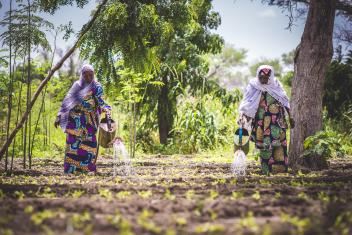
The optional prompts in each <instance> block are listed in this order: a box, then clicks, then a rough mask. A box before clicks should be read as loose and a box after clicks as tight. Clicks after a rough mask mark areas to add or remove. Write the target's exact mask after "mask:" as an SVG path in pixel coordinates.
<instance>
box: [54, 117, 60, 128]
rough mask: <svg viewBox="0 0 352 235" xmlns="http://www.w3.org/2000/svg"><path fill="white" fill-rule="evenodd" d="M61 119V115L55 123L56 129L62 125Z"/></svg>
mask: <svg viewBox="0 0 352 235" xmlns="http://www.w3.org/2000/svg"><path fill="white" fill-rule="evenodd" d="M60 119H61V116H60V115H59V116H57V117H56V119H55V122H54V126H55V128H57V127H58V126H59V125H60Z"/></svg>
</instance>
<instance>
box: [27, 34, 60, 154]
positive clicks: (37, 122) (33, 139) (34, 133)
mask: <svg viewBox="0 0 352 235" xmlns="http://www.w3.org/2000/svg"><path fill="white" fill-rule="evenodd" d="M56 38H57V32H56V34H55V37H54V50H53V54H52V56H51V61H50V68H51V67H52V66H53V62H54V56H55V53H56ZM47 88H48V85H46V86H45V89H44V92H43V94H42V103H41V106H40V110H39V113H38V117H37V121H36V123H35V126H34V132H33V137H32V145H31V149H30V156H32V154H33V148H34V142H35V135H36V131H37V128H38V124H39V120H40V115H41V114H42V113H43V110H44V104H45V94H46V90H47ZM43 116H44V115H43ZM44 119H45V117H43V121H44ZM44 145H45V140H44Z"/></svg>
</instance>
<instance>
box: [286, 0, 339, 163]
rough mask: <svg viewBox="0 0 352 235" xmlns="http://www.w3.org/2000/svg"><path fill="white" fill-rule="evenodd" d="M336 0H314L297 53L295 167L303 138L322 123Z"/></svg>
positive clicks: (292, 158)
mask: <svg viewBox="0 0 352 235" xmlns="http://www.w3.org/2000/svg"><path fill="white" fill-rule="evenodd" d="M335 7H336V0H329V1H321V0H311V1H310V3H309V11H308V16H307V21H306V24H305V28H304V32H303V35H302V38H301V42H300V44H299V46H298V48H297V51H296V55H295V77H294V78H293V82H292V98H291V113H292V117H293V119H294V120H295V122H296V126H295V128H294V129H291V140H290V165H291V166H292V167H293V168H294V169H296V168H297V166H298V165H299V164H300V161H299V157H300V155H301V154H302V152H303V150H304V149H303V142H304V140H305V139H306V138H307V137H308V136H311V135H314V134H315V133H316V132H317V131H319V130H321V128H322V123H323V115H322V100H323V92H324V90H323V89H324V80H325V73H326V71H327V68H328V65H329V63H330V62H331V58H332V53H333V43H332V36H333V27H334V20H335Z"/></svg>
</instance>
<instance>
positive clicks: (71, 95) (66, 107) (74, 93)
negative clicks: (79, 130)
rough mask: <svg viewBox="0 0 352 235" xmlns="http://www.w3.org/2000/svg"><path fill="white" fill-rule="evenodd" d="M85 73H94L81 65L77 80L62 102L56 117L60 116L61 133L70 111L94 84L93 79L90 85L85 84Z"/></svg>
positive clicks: (92, 69)
mask: <svg viewBox="0 0 352 235" xmlns="http://www.w3.org/2000/svg"><path fill="white" fill-rule="evenodd" d="M85 71H92V72H93V73H94V68H93V66H91V65H88V64H87V65H83V67H82V69H81V74H80V78H79V80H78V81H75V82H74V83H73V85H72V86H71V88H70V90H69V91H68V93H67V95H66V97H65V98H64V100H63V101H62V105H61V108H60V111H59V113H58V116H60V127H61V128H62V130H63V131H65V130H66V126H67V123H68V116H69V112H70V110H71V109H73V108H74V107H75V106H76V105H78V104H80V103H81V101H82V99H83V98H84V97H85V96H86V95H87V94H88V92H89V91H90V90H91V89H92V88H93V86H94V84H95V83H96V80H95V77H94V79H93V80H92V82H91V83H89V84H88V83H86V82H85V80H84V78H83V73H84V72H85Z"/></svg>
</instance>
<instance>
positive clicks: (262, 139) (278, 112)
mask: <svg viewBox="0 0 352 235" xmlns="http://www.w3.org/2000/svg"><path fill="white" fill-rule="evenodd" d="M253 126H254V127H253V131H252V136H251V140H252V141H254V142H255V145H256V147H257V149H259V155H260V158H261V167H262V171H263V173H264V174H266V175H268V174H269V173H270V172H271V171H272V170H273V166H275V168H282V169H277V170H279V171H280V170H284V171H287V167H288V155H287V141H286V129H287V122H286V119H285V108H284V107H283V106H282V105H281V104H280V103H279V102H278V101H277V100H275V99H274V98H273V97H272V96H271V95H270V94H269V93H267V92H262V95H261V98H260V103H259V107H258V110H257V113H256V115H255V119H254V125H253ZM275 170H276V169H275Z"/></svg>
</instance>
